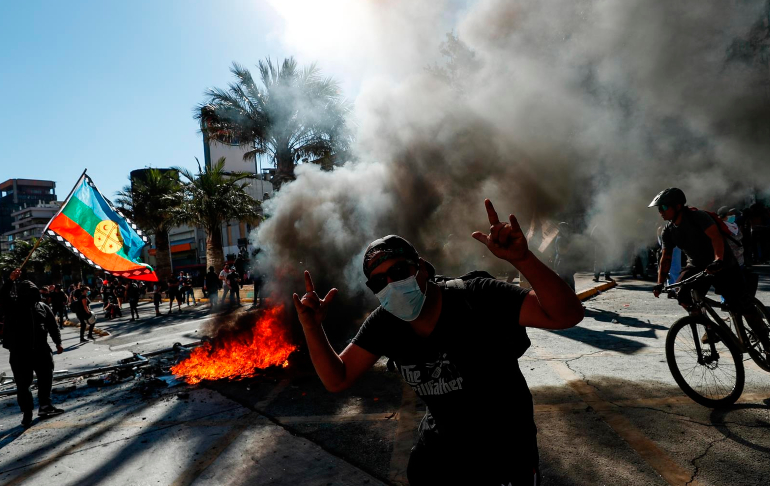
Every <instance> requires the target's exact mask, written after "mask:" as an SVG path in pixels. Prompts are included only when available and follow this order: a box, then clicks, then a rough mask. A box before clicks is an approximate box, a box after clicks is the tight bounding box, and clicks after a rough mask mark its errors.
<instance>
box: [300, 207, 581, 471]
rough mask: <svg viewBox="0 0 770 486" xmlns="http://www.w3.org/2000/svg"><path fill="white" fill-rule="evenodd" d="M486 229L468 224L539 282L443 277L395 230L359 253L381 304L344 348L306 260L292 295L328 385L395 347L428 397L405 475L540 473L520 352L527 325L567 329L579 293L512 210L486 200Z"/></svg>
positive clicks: (410, 379)
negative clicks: (538, 252)
mask: <svg viewBox="0 0 770 486" xmlns="http://www.w3.org/2000/svg"><path fill="white" fill-rule="evenodd" d="M485 205H486V210H487V215H488V218H489V223H490V230H489V234H484V233H481V232H478V231H477V232H475V233H473V235H472V236H473V238H475V239H477V240H478V241H480V242H482V243H484V244H485V245H486V246H487V248H488V249H489V250H490V251H491V252H492V254H494V255H495V256H497V257H498V258H500V259H502V260H506V261H508V262H509V263H511V264H512V265H514V266H515V267H516V268H517V269H518V270H519V271H520V272H521V274H522V275H523V276H524V277H525V278H526V279H527V280H528V281H529V282H530V283H531V284H532V290H530V289H524V288H521V287H518V286H516V285H513V284H509V283H506V282H503V281H498V280H495V279H492V278H480V277H479V278H472V279H469V280H463V281H458V280H453V281H452V282H453V284H454V285H451V286H450V285H449V284H446V285H442V284H441V283H440V282H437V281H436V279H435V278H434V277H435V274H436V271H435V269H434V267H433V265H431V264H430V263H429V262H427V261H425V260H424V259H422V258H420V257H419V255H418V253H417V251H416V250H415V248H414V247H413V246H412V245H411V244H410V243H409V242H407V241H406V240H405V239H403V238H401V237H399V236H395V235H390V236H386V237H384V238H381V239H378V240H375V241H374V242H372V243H371V244H370V245H369V247H368V248H367V249H366V252H365V253H364V262H363V267H364V274H365V275H366V277H367V278H368V281H367V286H368V287H369V288H370V289H371V290H372V292H374V293H375V294H376V296H377V298H378V299H379V301H380V303H381V305H380V306H379V307H378V308H377V309H375V310H374V311H373V312H372V313H371V314H370V315H369V317H368V318H367V319H366V321H365V322H364V324H363V325H362V326H361V329H360V330H359V332H358V334H357V335H356V336H355V338H354V339H353V341H352V342H351V344H349V345H348V346H347V347H346V348H345V350H344V351H343V352H342V353H341V354H339V355H338V354H337V353H336V352H335V351H334V350H333V349H332V347H331V345H330V344H329V342H328V340H327V339H326V335H325V333H324V331H323V327H322V322H323V320H324V318H325V316H326V313H327V309H328V306H329V303H330V302H331V301H332V300H333V299H334V296H335V295H336V294H337V289H331V290H330V291H329V293H328V294H326V297H325V298H323V299H321V298H319V296H318V295H317V294H316V292H315V289H314V287H313V282H312V279H311V277H310V274H309V273H308V272H305V286H306V293H305V295H304V296H302V297H301V298H300V297H299V296H298V295H297V294H294V304H295V307H296V309H297V312H298V314H299V319H300V322H301V323H302V327H303V330H304V332H305V336H306V338H307V342H308V348H309V350H310V357H311V359H312V361H313V365H314V366H315V369H316V372H317V373H318V375H319V377H320V378H321V381H322V382H323V384H324V386H325V387H326V388H327V389H328V390H329V391H333V392H336V391H341V390H344V389H346V388H348V387H350V386H351V385H352V384H353V383H354V382H355V381H356V380H357V379H358V378H359V377H360V376H361V375H362V374H363V373H364V372H365V371H367V370H368V369H369V368H371V367H372V366H373V365H374V363H375V362H376V361H377V360H378V359H379V358H380V356H388V357H389V358H391V359H392V360H393V361H394V362H395V364H396V365H397V368H398V370H399V371H400V373H401V375H402V376H403V378H404V380H405V381H406V382H407V384H409V386H410V387H411V388H412V389H413V390H414V391H415V392H416V393H417V395H418V396H420V398H422V399H423V400H424V401H425V403H426V404H427V406H428V410H427V412H426V415H425V418H424V419H423V420H422V422H421V424H420V426H419V436H420V437H419V440H418V442H417V444H416V445H415V447H414V448H413V449H412V453H411V455H410V459H409V466H408V469H407V476H408V478H409V483H410V484H411V485H413V486H415V485H421V484H474V485H475V484H479V485H484V484H494V485H495V486H498V485H501V484H503V485H508V484H535V482H538V481H539V464H538V462H539V461H538V451H537V438H536V434H537V429H536V427H535V422H534V417H533V405H532V396H531V394H530V392H529V388H528V386H527V383H526V381H525V379H524V376H523V375H522V373H521V370H520V369H519V366H518V362H517V359H518V358H519V357H520V356H521V355H522V354H523V353H524V351H525V350H526V349H527V348H528V347H529V345H530V341H529V338H528V337H527V333H526V330H525V328H526V327H539V328H546V329H565V328H569V327H572V326H574V325H576V324H577V323H578V322H580V321H581V320H582V319H583V308H582V306H581V305H580V301H579V300H578V299H577V297H576V295H575V293H574V292H573V291H572V290H571V289H570V288H569V286H567V284H566V283H564V281H563V280H561V279H560V278H559V276H558V275H556V273H554V272H553V271H552V270H551V269H549V268H548V267H547V266H546V265H544V264H543V263H542V262H540V260H538V259H537V257H535V256H534V255H533V254H532V253H531V252H530V251H529V249H528V247H527V240H526V238H525V237H524V234H523V233H522V231H521V228H520V227H519V224H518V222H517V221H516V218H515V217H514V216H513V215H510V223H504V222H501V221H500V220H499V219H498V216H497V213H496V212H495V209H494V207H493V206H492V203H491V202H490V201H489V200H486V201H485Z"/></svg>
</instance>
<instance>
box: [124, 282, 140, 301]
mask: <svg viewBox="0 0 770 486" xmlns="http://www.w3.org/2000/svg"><path fill="white" fill-rule="evenodd" d="M126 297H128V300H139V286H138V285H136V284H135V283H133V282H132V283H130V284H128V287H126Z"/></svg>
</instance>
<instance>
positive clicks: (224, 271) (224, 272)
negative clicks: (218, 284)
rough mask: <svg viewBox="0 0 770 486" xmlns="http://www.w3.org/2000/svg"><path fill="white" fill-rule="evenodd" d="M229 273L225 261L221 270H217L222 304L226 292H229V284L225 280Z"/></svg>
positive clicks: (225, 297)
mask: <svg viewBox="0 0 770 486" xmlns="http://www.w3.org/2000/svg"><path fill="white" fill-rule="evenodd" d="M229 273H230V267H229V266H228V265H227V264H226V263H225V266H224V267H223V268H222V271H221V272H219V280H221V281H222V305H224V303H225V300H226V299H227V293H228V292H230V284H229V283H228V282H227V275H228V274H229Z"/></svg>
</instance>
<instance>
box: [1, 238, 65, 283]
mask: <svg viewBox="0 0 770 486" xmlns="http://www.w3.org/2000/svg"><path fill="white" fill-rule="evenodd" d="M36 243H37V239H33V240H32V241H16V242H14V244H13V249H12V250H9V251H7V252H3V253H2V254H1V255H0V269H2V270H3V272H5V273H10V272H11V271H12V270H13V269H15V268H19V267H20V266H21V264H22V263H24V261H25V260H26V259H27V255H29V252H30V251H32V248H33V247H34V246H35V244H36ZM66 266H69V270H70V275H71V274H72V272H73V271H74V270H75V269H77V270H78V273H79V270H80V259H79V258H78V257H77V256H75V254H74V253H72V252H71V251H69V250H68V249H66V248H64V247H63V246H62V245H60V244H59V243H57V242H56V241H55V240H53V239H51V238H43V240H42V241H41V242H40V245H38V247H37V248H36V249H35V252H34V253H33V254H32V256H30V257H29V260H28V261H27V264H26V265H25V267H24V269H23V270H24V273H25V278H29V279H32V280H33V281H34V282H35V283H36V284H38V285H45V284H47V283H49V282H52V283H61V282H62V270H63V268H64V267H66ZM47 272H50V274H51V275H50V280H49V279H48V277H46V273H47Z"/></svg>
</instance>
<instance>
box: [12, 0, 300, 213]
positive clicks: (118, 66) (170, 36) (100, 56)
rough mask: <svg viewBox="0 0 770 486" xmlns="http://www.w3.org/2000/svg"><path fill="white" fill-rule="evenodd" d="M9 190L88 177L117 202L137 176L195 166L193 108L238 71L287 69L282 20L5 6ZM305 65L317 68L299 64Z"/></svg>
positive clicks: (192, 2)
mask: <svg viewBox="0 0 770 486" xmlns="http://www.w3.org/2000/svg"><path fill="white" fill-rule="evenodd" d="M0 9H1V10H0V92H2V93H3V98H4V101H3V116H2V117H0V147H2V152H0V179H1V180H6V179H9V178H34V179H48V180H53V181H56V184H57V188H56V192H57V195H58V196H59V199H60V200H61V199H63V198H64V197H66V195H67V193H68V192H69V190H70V189H71V188H72V186H73V185H74V183H75V181H76V179H77V177H78V176H79V175H80V173H81V172H82V171H83V169H84V168H88V173H89V174H90V175H91V177H92V178H93V179H94V182H96V184H97V186H98V187H99V188H100V190H101V191H102V192H103V193H104V194H105V195H106V196H107V197H109V198H114V195H115V192H116V191H117V190H119V189H120V188H121V187H122V186H123V185H125V184H127V183H128V174H129V172H130V171H131V170H133V169H138V168H143V167H146V166H153V167H169V166H175V165H179V166H186V167H190V168H193V167H195V157H198V158H199V159H200V160H201V161H202V160H203V143H202V140H201V136H200V134H199V133H198V126H197V123H196V121H195V120H194V119H193V118H192V112H193V107H194V106H195V105H196V104H197V103H199V102H201V101H203V99H204V98H203V91H204V90H205V89H206V88H208V87H212V86H217V87H223V88H224V87H226V85H227V83H229V82H230V81H231V80H232V76H231V74H230V72H229V66H230V64H231V63H232V62H233V61H237V62H239V63H241V64H243V65H246V66H247V67H249V68H251V69H252V70H253V71H254V70H256V68H255V65H256V63H257V61H259V60H260V59H264V58H265V57H266V56H271V57H273V58H279V59H283V57H286V56H288V55H291V54H294V53H293V52H289V51H287V49H286V47H284V45H283V43H282V41H281V38H282V32H283V30H284V25H283V23H284V21H283V19H282V18H281V17H279V16H278V15H277V14H276V13H275V11H274V9H273V8H272V7H270V6H269V4H267V3H265V2H260V1H257V0H250V1H246V0H227V1H215V2H213V1H203V0H188V1H185V0H162V1H158V0H132V1H130V2H112V1H101V0H98V1H97V0H87V1H86V0H75V1H68V2H59V1H53V0H50V1H45V2H44V1H39V0H25V1H23V2H3V4H2V6H1V7H0ZM297 58H298V61H299V62H300V64H306V63H307V62H309V61H311V60H306V59H302V58H301V57H300V56H297Z"/></svg>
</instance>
